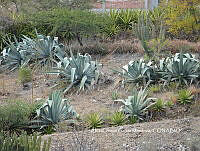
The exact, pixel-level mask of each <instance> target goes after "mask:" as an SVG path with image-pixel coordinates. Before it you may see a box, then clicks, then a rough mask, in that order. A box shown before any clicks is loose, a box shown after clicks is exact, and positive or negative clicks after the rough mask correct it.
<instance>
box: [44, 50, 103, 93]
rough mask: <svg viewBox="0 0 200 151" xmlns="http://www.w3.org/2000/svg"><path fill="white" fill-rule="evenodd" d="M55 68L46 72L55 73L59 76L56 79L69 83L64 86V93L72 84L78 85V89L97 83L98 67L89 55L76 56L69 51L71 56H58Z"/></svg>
mask: <svg viewBox="0 0 200 151" xmlns="http://www.w3.org/2000/svg"><path fill="white" fill-rule="evenodd" d="M60 59H61V61H60V62H59V63H58V67H57V68H53V69H54V71H52V72H49V73H48V74H57V75H59V77H60V78H58V79H56V81H58V82H60V81H66V82H70V85H69V86H67V87H65V88H64V93H65V92H67V91H68V90H69V89H70V88H72V87H73V86H76V85H79V88H80V90H82V89H83V90H84V89H85V87H89V86H91V85H93V84H95V83H97V81H98V79H99V75H100V71H99V67H100V66H101V65H100V64H98V63H97V62H96V61H92V59H91V56H90V55H88V54H85V55H84V56H83V55H81V54H79V53H78V54H77V56H76V58H75V57H74V55H73V54H72V52H71V57H70V58H68V57H65V58H60ZM56 85H57V84H56Z"/></svg>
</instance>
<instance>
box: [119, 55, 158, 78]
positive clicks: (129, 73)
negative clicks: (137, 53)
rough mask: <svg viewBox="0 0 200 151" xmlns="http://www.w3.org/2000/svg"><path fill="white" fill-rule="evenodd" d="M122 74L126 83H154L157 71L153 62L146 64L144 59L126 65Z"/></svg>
mask: <svg viewBox="0 0 200 151" xmlns="http://www.w3.org/2000/svg"><path fill="white" fill-rule="evenodd" d="M122 69H123V71H122V72H119V71H118V73H120V75H121V76H122V77H124V82H141V81H145V82H148V81H154V80H155V78H156V77H155V76H156V74H155V70H154V67H153V66H152V62H151V61H149V62H148V63H146V62H145V61H144V60H143V59H140V60H136V61H130V62H129V64H127V65H125V66H124V67H123V68H122Z"/></svg>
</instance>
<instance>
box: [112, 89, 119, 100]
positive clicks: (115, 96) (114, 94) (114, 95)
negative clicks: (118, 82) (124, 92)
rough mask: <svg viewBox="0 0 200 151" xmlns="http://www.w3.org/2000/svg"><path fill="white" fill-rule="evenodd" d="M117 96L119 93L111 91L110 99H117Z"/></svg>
mask: <svg viewBox="0 0 200 151" xmlns="http://www.w3.org/2000/svg"><path fill="white" fill-rule="evenodd" d="M118 98H119V94H118V93H117V92H116V91H115V92H112V100H117V99H118Z"/></svg>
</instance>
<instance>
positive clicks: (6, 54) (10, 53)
mask: <svg viewBox="0 0 200 151" xmlns="http://www.w3.org/2000/svg"><path fill="white" fill-rule="evenodd" d="M14 39H15V42H11V40H10V39H9V40H8V41H9V42H8V43H7V45H8V46H7V47H6V48H4V49H3V51H2V58H3V65H2V68H3V69H4V70H7V69H8V70H10V71H14V70H15V69H17V68H19V67H23V66H26V65H27V64H28V63H29V61H30V59H31V56H30V55H29V54H28V51H26V50H22V49H20V47H19V46H20V43H19V42H18V41H17V40H16V38H15V37H14Z"/></svg>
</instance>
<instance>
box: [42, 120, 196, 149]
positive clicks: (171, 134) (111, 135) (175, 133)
mask: <svg viewBox="0 0 200 151" xmlns="http://www.w3.org/2000/svg"><path fill="white" fill-rule="evenodd" d="M48 137H49V136H44V137H43V138H44V139H47V138H48ZM50 137H51V138H52V146H51V150H52V151H60V150H66V151H71V150H81V149H82V150H84V151H85V150H88V151H94V150H96V151H156V150H158V151H199V150H200V144H199V143H200V118H199V117H198V118H185V119H179V120H163V121H159V122H147V123H137V124H134V125H126V126H120V127H109V128H104V129H97V130H88V131H81V132H68V133H59V134H53V135H50Z"/></svg>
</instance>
